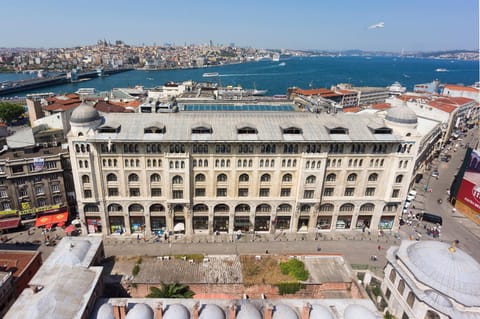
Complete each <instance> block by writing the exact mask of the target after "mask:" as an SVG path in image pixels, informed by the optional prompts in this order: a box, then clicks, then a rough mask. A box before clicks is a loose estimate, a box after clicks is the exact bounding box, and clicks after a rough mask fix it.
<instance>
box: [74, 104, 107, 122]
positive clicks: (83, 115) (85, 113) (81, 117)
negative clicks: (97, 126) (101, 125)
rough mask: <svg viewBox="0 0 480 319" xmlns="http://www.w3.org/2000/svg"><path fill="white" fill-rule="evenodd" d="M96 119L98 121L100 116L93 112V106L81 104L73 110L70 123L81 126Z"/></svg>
mask: <svg viewBox="0 0 480 319" xmlns="http://www.w3.org/2000/svg"><path fill="white" fill-rule="evenodd" d="M98 119H100V114H99V113H98V111H97V110H95V109H94V108H93V106H91V105H88V104H86V103H82V104H80V105H79V106H77V107H76V108H75V110H73V112H72V117H71V118H70V122H72V123H76V124H83V123H89V122H94V121H96V120H98Z"/></svg>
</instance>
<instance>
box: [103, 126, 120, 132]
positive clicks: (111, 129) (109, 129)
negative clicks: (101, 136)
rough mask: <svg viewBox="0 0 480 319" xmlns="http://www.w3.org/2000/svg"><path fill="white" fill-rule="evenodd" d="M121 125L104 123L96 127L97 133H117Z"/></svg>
mask: <svg viewBox="0 0 480 319" xmlns="http://www.w3.org/2000/svg"><path fill="white" fill-rule="evenodd" d="M120 128H121V126H120V125H118V126H110V125H104V126H101V127H99V128H98V133H118V132H120Z"/></svg>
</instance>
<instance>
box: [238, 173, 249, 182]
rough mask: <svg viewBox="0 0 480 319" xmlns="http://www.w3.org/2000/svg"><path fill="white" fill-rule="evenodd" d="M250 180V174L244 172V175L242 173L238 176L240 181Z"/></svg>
mask: <svg viewBox="0 0 480 319" xmlns="http://www.w3.org/2000/svg"><path fill="white" fill-rule="evenodd" d="M248 180H249V176H248V174H242V175H240V177H239V178H238V181H239V182H248Z"/></svg>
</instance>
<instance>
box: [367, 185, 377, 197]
mask: <svg viewBox="0 0 480 319" xmlns="http://www.w3.org/2000/svg"><path fill="white" fill-rule="evenodd" d="M374 195H375V187H367V189H365V196H374Z"/></svg>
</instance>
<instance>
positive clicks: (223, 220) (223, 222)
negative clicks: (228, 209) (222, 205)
mask: <svg viewBox="0 0 480 319" xmlns="http://www.w3.org/2000/svg"><path fill="white" fill-rule="evenodd" d="M228 219H229V217H228V216H213V231H214V232H228Z"/></svg>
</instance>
